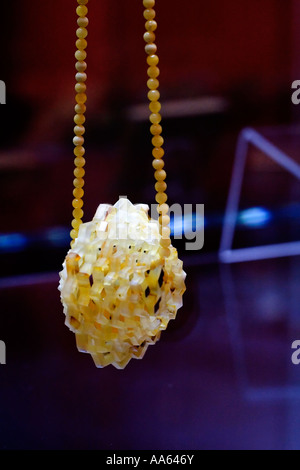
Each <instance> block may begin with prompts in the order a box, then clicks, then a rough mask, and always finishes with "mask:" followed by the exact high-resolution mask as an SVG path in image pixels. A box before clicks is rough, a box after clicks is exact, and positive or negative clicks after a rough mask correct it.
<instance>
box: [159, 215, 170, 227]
mask: <svg viewBox="0 0 300 470" xmlns="http://www.w3.org/2000/svg"><path fill="white" fill-rule="evenodd" d="M158 220H159V223H160V224H161V225H162V226H163V227H167V226H168V225H169V224H170V221H171V220H170V217H169V216H168V215H163V216H159V219H158Z"/></svg>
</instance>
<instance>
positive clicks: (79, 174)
mask: <svg viewBox="0 0 300 470" xmlns="http://www.w3.org/2000/svg"><path fill="white" fill-rule="evenodd" d="M77 3H78V6H77V8H76V13H77V15H78V19H77V25H78V28H77V31H76V36H77V40H76V47H77V51H76V53H75V57H76V65H75V67H76V75H75V78H76V85H75V91H76V96H75V99H76V105H75V113H76V114H75V117H74V122H75V127H74V134H75V137H74V139H73V143H74V146H75V148H74V155H75V160H74V163H75V169H74V176H75V179H74V181H73V184H74V190H73V196H74V199H73V202H72V206H73V220H72V230H71V233H70V236H71V240H72V241H71V247H72V246H73V243H74V240H75V239H76V238H77V237H78V231H79V227H80V225H81V224H82V218H83V214H84V213H83V210H82V207H83V199H82V198H83V196H84V190H83V187H84V184H85V181H84V175H85V170H84V166H85V163H86V162H85V158H84V155H85V148H84V146H83V145H84V134H85V126H84V124H85V121H86V118H85V113H86V104H85V103H86V101H87V95H86V89H87V86H86V83H85V82H86V80H87V74H86V69H87V63H86V62H85V59H86V57H87V53H86V48H87V40H86V38H87V35H88V30H87V26H88V24H89V20H88V18H87V14H88V8H87V6H86V5H87V3H88V0H77ZM143 6H144V8H145V10H144V18H145V19H146V23H145V28H146V32H145V34H144V40H145V42H146V46H145V51H146V54H147V64H148V70H147V74H148V81H147V86H148V89H149V92H148V99H149V101H150V104H149V109H150V112H151V114H150V118H149V119H150V122H151V127H150V132H151V135H152V136H153V137H152V145H153V150H152V155H153V158H154V160H153V162H152V165H153V168H154V170H155V173H154V177H155V180H156V184H155V190H156V196H155V200H156V202H157V203H158V206H157V211H158V214H159V226H160V234H161V239H160V245H161V246H160V254H161V256H162V257H163V258H166V257H168V256H169V255H170V250H169V246H170V244H171V240H170V234H171V231H170V217H169V215H168V213H169V206H168V204H167V200H168V196H167V194H166V189H167V184H166V181H165V180H166V177H167V174H166V171H165V170H164V166H165V162H164V160H163V157H164V154H165V152H164V149H163V144H164V139H163V137H162V135H161V134H162V126H161V124H160V123H161V119H162V117H161V114H160V111H161V104H160V101H159V100H160V92H159V91H158V88H159V81H158V76H159V74H160V70H159V68H158V66H157V65H158V63H159V57H158V55H157V46H156V44H155V40H156V35H155V31H156V29H157V22H156V21H155V17H156V11H155V9H154V7H155V0H143Z"/></svg>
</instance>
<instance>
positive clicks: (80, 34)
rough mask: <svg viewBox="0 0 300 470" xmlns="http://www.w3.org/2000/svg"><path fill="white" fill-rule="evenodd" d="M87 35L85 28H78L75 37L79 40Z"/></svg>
mask: <svg viewBox="0 0 300 470" xmlns="http://www.w3.org/2000/svg"><path fill="white" fill-rule="evenodd" d="M87 35H88V30H87V29H86V28H78V29H77V31H76V36H77V37H78V38H79V39H85V38H86V37H87ZM78 49H79V48H78Z"/></svg>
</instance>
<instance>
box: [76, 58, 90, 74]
mask: <svg viewBox="0 0 300 470" xmlns="http://www.w3.org/2000/svg"><path fill="white" fill-rule="evenodd" d="M75 68H76V70H77V71H78V72H80V73H81V72H84V71H85V70H86V69H87V64H86V62H84V60H79V61H78V62H76V64H75Z"/></svg>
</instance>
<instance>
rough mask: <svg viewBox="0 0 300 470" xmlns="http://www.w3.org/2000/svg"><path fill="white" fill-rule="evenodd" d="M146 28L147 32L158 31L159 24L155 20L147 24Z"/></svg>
mask: <svg viewBox="0 0 300 470" xmlns="http://www.w3.org/2000/svg"><path fill="white" fill-rule="evenodd" d="M145 28H146V30H147V31H156V29H157V23H156V21H154V20H149V21H147V22H146V24H145Z"/></svg>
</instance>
